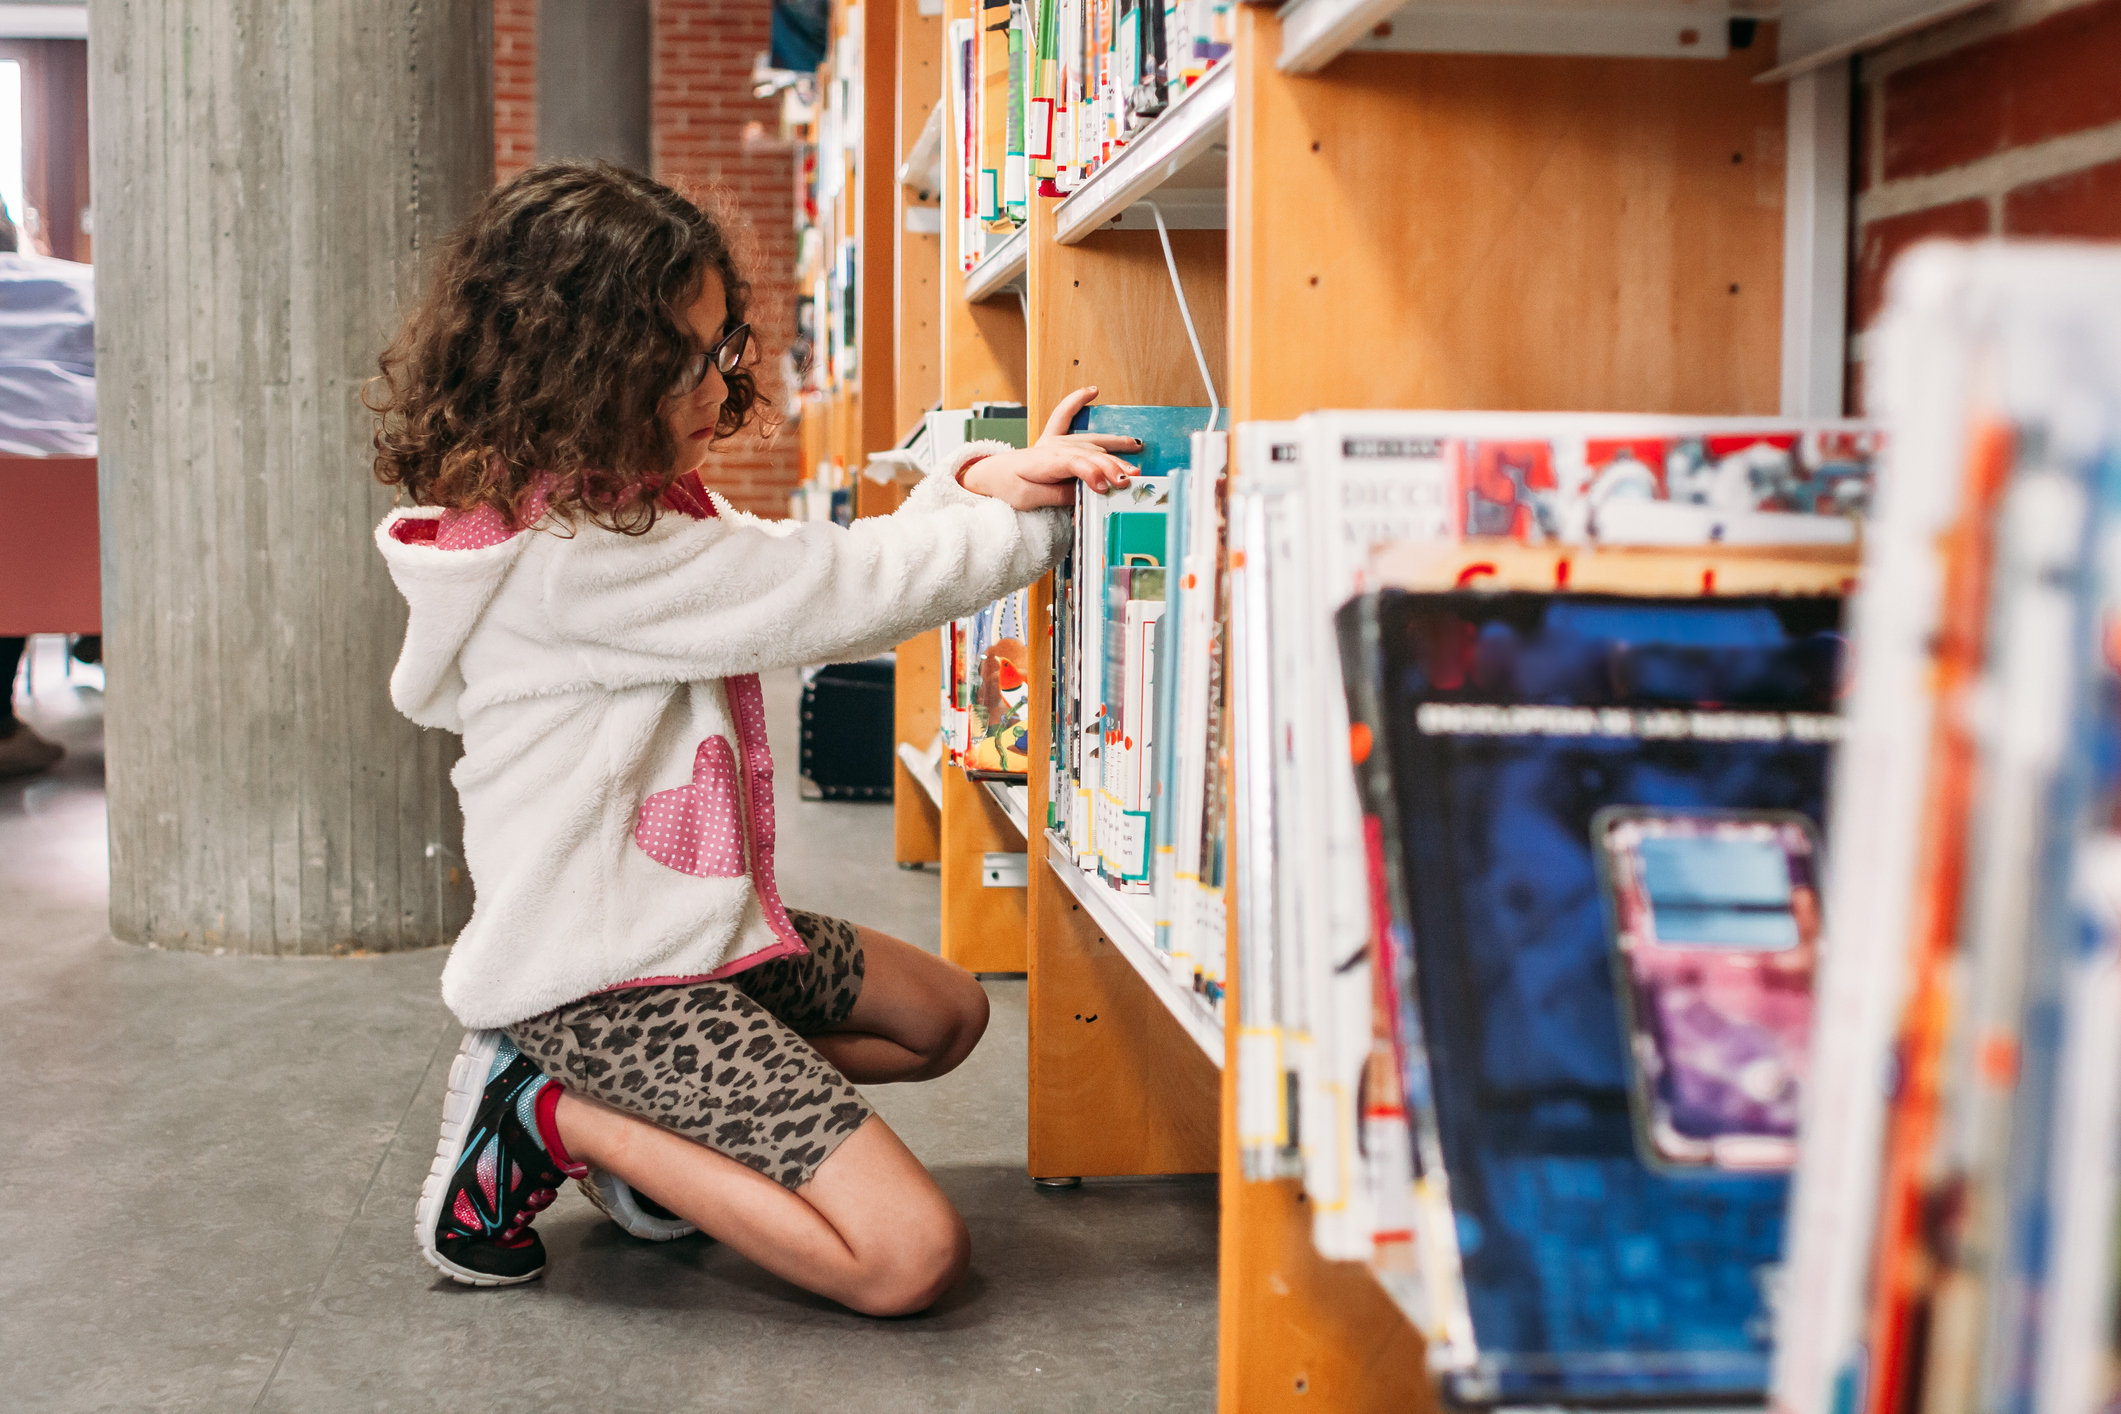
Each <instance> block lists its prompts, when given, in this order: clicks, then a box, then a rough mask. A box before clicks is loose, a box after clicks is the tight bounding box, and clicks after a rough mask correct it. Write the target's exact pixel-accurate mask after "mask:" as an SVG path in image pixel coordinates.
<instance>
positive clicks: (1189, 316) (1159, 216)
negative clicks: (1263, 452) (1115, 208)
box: [1136, 201, 1223, 432]
mask: <svg viewBox="0 0 2121 1414" xmlns="http://www.w3.org/2000/svg"><path fill="white" fill-rule="evenodd" d="M1136 204H1137V205H1140V206H1146V207H1148V208H1149V214H1150V215H1151V216H1154V217H1155V218H1156V238H1157V239H1158V240H1160V241H1162V242H1163V243H1164V265H1165V267H1166V268H1167V269H1169V270H1170V272H1171V293H1172V294H1174V295H1177V296H1178V317H1179V318H1180V319H1183V320H1185V321H1186V339H1187V341H1188V342H1190V343H1191V344H1192V345H1193V362H1194V363H1196V364H1198V365H1199V366H1200V381H1201V386H1203V387H1205V388H1206V389H1207V390H1208V430H1209V431H1210V432H1213V431H1214V430H1215V424H1216V423H1217V422H1218V421H1219V420H1220V419H1221V417H1222V410H1223V405H1222V399H1220V398H1218V397H1216V396H1215V380H1214V379H1212V378H1210V377H1209V376H1208V360H1207V358H1206V356H1205V355H1203V354H1202V353H1201V351H1200V335H1199V334H1196V333H1195V332H1193V311H1192V310H1191V309H1189V308H1187V307H1186V287H1185V286H1184V285H1181V284H1180V283H1179V282H1178V258H1177V257H1176V256H1174V255H1172V254H1171V232H1170V230H1169V229H1168V228H1166V227H1165V225H1164V213H1163V208H1161V207H1159V206H1158V205H1157V204H1156V203H1155V202H1153V201H1142V202H1137V203H1136Z"/></svg>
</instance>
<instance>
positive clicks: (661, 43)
mask: <svg viewBox="0 0 2121 1414" xmlns="http://www.w3.org/2000/svg"><path fill="white" fill-rule="evenodd" d="M772 13H773V12H772V5H771V0H656V4H655V31H654V33H655V57H654V84H655V94H654V101H653V105H652V107H651V108H650V111H649V142H650V147H651V151H652V152H653V154H654V164H655V175H656V176H657V177H659V178H661V179H662V180H664V181H666V182H670V183H672V184H673V185H675V186H678V187H680V189H683V190H688V191H690V192H691V194H692V195H693V197H694V198H695V199H696V200H700V201H701V202H702V203H703V204H704V205H706V206H707V208H708V209H709V210H710V211H713V212H715V213H716V214H718V215H721V216H722V217H724V219H726V220H729V221H730V222H731V224H732V225H733V226H734V227H735V228H736V234H737V238H738V260H739V262H740V263H741V266H742V268H743V270H744V271H745V273H746V275H747V276H748V277H749V278H750V280H751V288H752V299H751V324H752V329H753V331H754V333H756V334H757V335H758V336H759V341H760V343H761V344H762V345H763V347H762V348H761V349H760V357H759V361H758V369H757V371H758V378H759V386H760V390H761V392H762V393H763V394H764V395H765V398H766V400H767V402H768V403H769V404H770V405H771V406H774V407H778V406H779V405H780V404H781V403H782V401H783V398H784V393H783V388H782V380H781V374H780V367H781V355H782V354H783V352H785V351H786V349H787V348H788V344H789V341H790V340H791V339H792V338H793V337H794V333H795V281H794V273H795V177H794V170H793V166H792V162H793V157H792V154H791V151H790V149H789V148H788V147H786V146H784V145H782V144H781V143H780V142H779V141H778V139H777V134H778V131H779V113H780V108H779V100H778V99H757V98H753V97H752V96H751V65H752V61H753V60H754V59H755V58H756V57H757V56H758V55H759V54H760V53H761V52H763V51H764V50H766V49H767V48H769V47H770V45H771V29H772ZM753 123H756V124H758V125H759V126H758V127H757V128H755V129H752V130H751V134H750V136H748V137H747V136H746V127H747V125H749V124H753ZM799 460H800V459H799V457H798V456H797V453H796V437H795V433H794V430H793V429H792V428H791V429H788V430H786V431H785V432H780V433H778V434H777V435H772V436H771V437H770V439H769V437H767V436H766V435H763V434H762V433H760V432H758V431H755V430H752V429H747V430H745V431H743V432H740V433H738V434H737V435H736V437H734V438H732V439H731V440H729V441H728V442H725V443H723V444H722V446H721V448H720V452H719V454H718V455H717V456H716V458H715V460H714V461H713V462H711V463H709V466H708V473H707V474H708V479H709V481H710V483H711V484H712V485H713V486H714V488H715V489H716V490H718V491H720V492H721V493H722V494H723V495H725V496H727V497H728V498H729V499H730V501H731V502H732V503H734V504H735V505H737V506H738V507H740V508H742V509H744V510H749V511H755V512H757V513H759V514H761V515H769V516H785V515H786V514H787V513H788V488H790V487H791V486H793V485H794V484H795V483H796V481H797V480H799V479H800V476H801V473H800V471H799V470H798V462H799Z"/></svg>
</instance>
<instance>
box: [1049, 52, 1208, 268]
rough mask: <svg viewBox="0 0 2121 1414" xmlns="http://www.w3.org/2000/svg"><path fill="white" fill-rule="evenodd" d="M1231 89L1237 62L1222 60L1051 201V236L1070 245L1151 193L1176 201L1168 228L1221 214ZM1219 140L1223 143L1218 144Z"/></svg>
mask: <svg viewBox="0 0 2121 1414" xmlns="http://www.w3.org/2000/svg"><path fill="white" fill-rule="evenodd" d="M1236 96H1237V66H1236V65H1235V64H1233V63H1230V62H1229V61H1228V60H1224V61H1223V62H1221V63H1219V64H1217V65H1216V66H1215V67H1214V68H1212V69H1210V70H1209V71H1208V72H1207V74H1206V76H1204V77H1203V78H1202V79H1201V81H1200V82H1199V83H1196V84H1195V85H1193V87H1191V88H1189V89H1187V90H1186V91H1185V93H1184V94H1183V95H1181V96H1180V98H1179V100H1178V102H1176V103H1174V104H1172V105H1171V106H1170V107H1169V108H1168V109H1166V110H1165V111H1164V113H1163V115H1162V116H1161V117H1159V118H1157V120H1156V121H1155V122H1153V123H1151V124H1149V126H1148V127H1146V128H1144V129H1142V130H1141V132H1140V133H1139V134H1137V135H1136V136H1135V138H1134V139H1133V141H1131V142H1129V143H1128V144H1127V146H1126V148H1125V150H1123V151H1122V152H1121V153H1120V155H1119V156H1118V157H1116V158H1114V159H1113V160H1112V161H1111V162H1108V163H1106V164H1105V165H1104V166H1103V167H1100V168H1099V169H1098V170H1097V171H1096V172H1095V173H1094V174H1092V176H1091V178H1090V180H1089V181H1087V182H1085V183H1083V185H1082V186H1081V187H1080V188H1079V189H1078V190H1076V191H1075V192H1073V193H1071V194H1070V195H1069V196H1068V198H1067V199H1066V200H1065V201H1063V202H1061V203H1060V205H1058V206H1056V207H1054V208H1053V223H1054V228H1053V238H1054V239H1055V240H1056V241H1059V242H1060V243H1061V244H1062V245H1074V244H1075V243H1076V242H1077V241H1080V240H1081V239H1083V237H1085V236H1087V235H1089V234H1090V233H1091V232H1093V231H1096V230H1098V229H1100V228H1101V227H1103V226H1105V225H1106V224H1108V223H1109V222H1112V221H1114V220H1118V219H1119V218H1121V217H1122V216H1124V215H1125V214H1126V212H1127V209H1128V208H1129V207H1131V206H1133V205H1134V203H1136V202H1138V201H1140V200H1142V199H1143V198H1145V197H1151V196H1156V197H1158V198H1159V200H1158V203H1157V204H1158V205H1159V206H1162V205H1164V204H1165V203H1166V202H1168V203H1170V204H1171V205H1172V206H1173V207H1174V208H1176V209H1175V210H1172V211H1166V212H1165V215H1164V220H1165V224H1166V225H1168V226H1170V227H1171V228H1172V229H1174V230H1175V229H1180V228H1181V227H1180V224H1179V223H1180V220H1183V221H1184V222H1185V228H1187V229H1203V228H1204V226H1203V223H1204V220H1206V219H1208V218H1209V217H1211V216H1213V217H1217V218H1220V217H1222V215H1223V213H1224V212H1225V211H1226V209H1227V200H1228V198H1227V195H1226V194H1227V192H1228V189H1229V156H1228V147H1229V141H1230V105H1231V102H1232V101H1233V100H1234V99H1235V98H1236ZM1218 146H1220V147H1222V148H1223V149H1224V150H1223V151H1221V152H1217V151H1216V150H1215V149H1216V148H1217V147H1218ZM1164 193H1168V195H1165V194H1164ZM1174 218H1176V219H1174ZM1149 224H1151V225H1153V224H1154V223H1153V222H1151V223H1149ZM1220 224H1221V222H1220V221H1219V220H1218V222H1217V225H1218V226H1219V225H1220ZM1214 228H1215V227H1207V229H1214Z"/></svg>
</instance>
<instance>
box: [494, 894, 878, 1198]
mask: <svg viewBox="0 0 2121 1414" xmlns="http://www.w3.org/2000/svg"><path fill="white" fill-rule="evenodd" d="M788 916H789V918H790V919H791V920H792V921H793V922H794V923H795V929H796V931H797V932H798V933H800V934H802V937H803V941H804V942H805V943H808V944H809V945H810V951H809V952H807V953H804V954H802V955H800V956H797V957H784V958H776V959H774V960H773V961H771V962H762V963H760V964H759V965H758V966H756V967H751V968H746V969H745V970H744V971H742V972H739V973H737V974H736V975H735V976H734V977H731V978H728V979H726V980H724V981H720V982H684V983H679V984H677V985H675V986H660V987H628V988H626V989H625V990H623V991H617V992H599V993H597V994H596V995H594V996H589V997H584V998H582V999H581V1000H580V1001H577V1002H569V1003H568V1004H567V1005H565V1006H562V1007H557V1008H555V1009H554V1010H552V1011H548V1012H546V1013H545V1014H544V1015H543V1016H534V1017H532V1018H530V1019H529V1020H528V1021H519V1022H517V1023H515V1024H514V1025H513V1026H510V1027H509V1028H508V1034H509V1035H510V1036H511V1037H512V1038H514V1040H515V1043H516V1045H517V1046H519V1047H521V1048H522V1051H523V1054H524V1055H526V1056H529V1057H530V1058H531V1059H532V1060H533V1061H535V1062H536V1063H537V1065H538V1067H539V1068H540V1069H541V1070H543V1071H544V1072H545V1073H546V1074H547V1075H549V1076H551V1077H552V1078H553V1079H555V1080H557V1081H559V1082H560V1083H561V1084H563V1085H565V1086H566V1087H567V1088H568V1089H569V1090H572V1091H574V1092H575V1093H576V1094H579V1095H584V1096H587V1097H588V1098H590V1099H594V1100H600V1101H602V1102H603V1103H604V1104H607V1105H610V1106H612V1107H614V1108H615V1109H622V1110H628V1111H631V1112H632V1113H634V1114H637V1115H639V1116H640V1117H641V1118H643V1119H645V1120H649V1121H651V1122H652V1123H655V1124H659V1125H661V1126H662V1127H663V1128H665V1129H668V1130H671V1131H673V1132H675V1133H678V1134H682V1135H684V1136H685V1137H686V1138H688V1139H691V1140H695V1141H697V1142H698V1143H701V1144H704V1145H706V1146H707V1147H708V1148H710V1149H713V1150H715V1151H716V1152H717V1153H722V1154H727V1155H728V1156H729V1157H730V1158H732V1159H735V1160H736V1161H737V1162H738V1163H740V1164H744V1165H746V1166H748V1167H750V1168H754V1169H757V1170H758V1171H759V1172H760V1173H763V1174H765V1175H767V1176H768V1177H770V1178H774V1179H777V1180H779V1181H780V1182H781V1183H782V1184H783V1185H785V1186H787V1187H789V1188H801V1187H802V1186H803V1185H804V1184H806V1183H808V1182H809V1181H810V1180H811V1179H812V1178H813V1177H815V1176H816V1174H817V1171H818V1166H819V1165H821V1164H823V1163H824V1162H825V1160H826V1159H827V1158H828V1157H830V1155H831V1153H832V1151H833V1150H834V1149H836V1148H838V1147H839V1145H840V1141H842V1140H843V1139H845V1138H846V1137H847V1136H848V1135H850V1134H852V1133H854V1131H855V1130H857V1129H859V1128H861V1126H862V1122H863V1121H864V1120H866V1119H868V1118H869V1116H870V1115H871V1114H873V1113H874V1111H873V1110H871V1109H870V1108H869V1103H868V1102H867V1101H866V1100H864V1099H863V1098H862V1096H861V1092H860V1091H858V1090H856V1089H855V1088H854V1087H853V1086H852V1085H850V1084H848V1083H847V1078H846V1077H845V1076H843V1075H841V1074H840V1073H839V1071H838V1069H837V1068H835V1067H834V1066H833V1064H832V1063H831V1062H830V1061H828V1060H826V1059H825V1058H824V1057H823V1056H821V1055H819V1054H818V1053H817V1052H816V1051H815V1050H814V1049H812V1048H811V1046H810V1045H809V1043H807V1042H806V1041H804V1040H803V1038H804V1037H805V1036H814V1035H816V1034H817V1033H818V1032H820V1031H824V1030H826V1029H827V1028H829V1027H831V1026H834V1025H836V1024H838V1023H839V1022H841V1021H844V1020H846V1019H847V1016H848V1014H849V1013H851V1012H852V1011H853V1010H854V1002H855V998H856V997H858V996H860V995H861V990H862V944H861V939H860V936H859V934H858V933H857V932H856V931H855V927H854V925H853V924H851V923H843V922H841V921H840V920H839V919H837V918H826V917H824V916H823V915H821V914H816V913H803V912H799V911H798V910H796V909H792V908H791V909H789V910H788Z"/></svg>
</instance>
